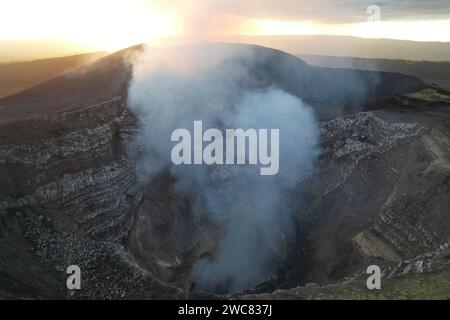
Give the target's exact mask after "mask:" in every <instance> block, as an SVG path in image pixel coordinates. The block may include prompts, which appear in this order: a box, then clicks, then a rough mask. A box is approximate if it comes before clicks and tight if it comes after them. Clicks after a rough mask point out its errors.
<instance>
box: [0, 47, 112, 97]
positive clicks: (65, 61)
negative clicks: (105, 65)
mask: <svg viewBox="0 0 450 320" xmlns="http://www.w3.org/2000/svg"><path fill="white" fill-rule="evenodd" d="M103 56H105V53H103V52H97V53H87V54H80V55H75V56H68V57H61V58H50V59H42V60H33V61H25V62H15V63H6V64H0V98H2V97H6V96H8V95H11V94H14V93H17V92H20V91H22V90H25V89H27V88H31V87H32V86H35V85H37V84H39V83H42V82H44V81H47V80H49V79H51V78H54V77H57V76H59V75H61V74H64V73H67V72H70V71H73V70H75V69H78V68H80V67H83V66H85V65H87V64H89V63H91V62H93V61H95V60H97V59H99V58H101V57H103Z"/></svg>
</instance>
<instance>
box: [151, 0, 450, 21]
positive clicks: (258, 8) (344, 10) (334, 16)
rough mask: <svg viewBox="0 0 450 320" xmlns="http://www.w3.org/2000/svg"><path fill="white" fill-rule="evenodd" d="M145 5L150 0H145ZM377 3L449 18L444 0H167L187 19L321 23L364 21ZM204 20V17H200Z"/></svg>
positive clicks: (398, 13)
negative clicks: (249, 19) (368, 9)
mask: <svg viewBox="0 0 450 320" xmlns="http://www.w3.org/2000/svg"><path fill="white" fill-rule="evenodd" d="M147 2H148V3H149V4H150V3H153V2H154V1H147ZM370 5H378V6H380V7H381V9H382V14H383V16H384V17H385V18H386V19H393V20H398V19H400V20H403V19H405V20H420V19H443V18H449V17H450V6H449V5H448V0H431V1H422V0H408V1H403V0H316V1H310V0H247V1H241V0H227V1H217V0H197V1H195V4H193V3H192V2H191V1H186V0H174V1H170V4H169V6H170V8H171V9H175V8H176V9H177V10H178V11H179V12H188V13H189V14H188V18H189V17H191V18H195V20H196V21H198V22H201V21H202V19H199V17H203V18H206V17H210V18H211V20H215V21H216V22H217V19H218V18H219V17H221V16H222V17H223V16H226V15H235V16H243V17H248V18H255V19H274V20H277V19H279V20H300V21H302V20H314V21H319V22H325V23H356V22H361V21H365V19H366V18H367V13H366V9H367V7H368V6H370ZM203 20H204V19H203Z"/></svg>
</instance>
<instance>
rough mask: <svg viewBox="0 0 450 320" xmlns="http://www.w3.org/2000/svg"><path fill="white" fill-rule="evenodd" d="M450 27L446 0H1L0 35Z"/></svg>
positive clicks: (439, 31) (376, 34)
mask: <svg viewBox="0 0 450 320" xmlns="http://www.w3.org/2000/svg"><path fill="white" fill-rule="evenodd" d="M374 5H375V6H378V7H379V8H380V12H379V13H380V15H377V12H376V10H377V9H376V7H373V6H374ZM369 6H372V7H371V8H375V9H373V10H375V11H373V10H372V11H370V12H369V13H368V12H367V8H368V7H369ZM372 14H375V15H372ZM370 16H372V20H379V21H375V22H368V21H367V20H368V18H369V17H370ZM378 17H379V19H378ZM449 31H450V5H449V2H448V0H431V1H419V0H408V1H401V0H397V1H395V0H380V1H366V0H361V1H357V0H334V1H331V0H328V1H327V0H316V1H306V0H246V1H242V0H226V1H225V0H193V1H192V0H191V1H184V0H170V1H154V0H39V1H36V0H0V40H48V39H57V40H62V41H70V42H73V43H76V44H78V45H79V46H81V47H84V48H88V49H90V50H116V49H119V48H123V47H127V46H129V45H133V44H136V43H142V42H146V43H151V44H157V43H158V41H160V40H161V39H162V38H167V37H186V38H192V39H208V38H209V37H213V36H221V35H314V34H325V35H351V36H358V37H366V38H391V39H402V40H417V41H450V32H449Z"/></svg>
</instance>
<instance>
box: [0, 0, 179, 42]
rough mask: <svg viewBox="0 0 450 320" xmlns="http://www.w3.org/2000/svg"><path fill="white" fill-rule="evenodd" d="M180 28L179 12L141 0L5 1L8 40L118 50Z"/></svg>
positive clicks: (2, 26) (2, 11) (1, 9)
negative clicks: (52, 41) (148, 5)
mask: <svg viewBox="0 0 450 320" xmlns="http://www.w3.org/2000/svg"><path fill="white" fill-rule="evenodd" d="M19 17H20V19H19ZM179 33H180V27H179V25H178V24H177V19H176V16H175V15H174V14H173V13H170V12H164V11H158V10H149V9H148V8H144V7H143V6H142V5H141V3H140V1H137V0H131V1H119V0H97V1H89V0H77V1H62V0H40V1H34V0H32V1H30V0H14V1H1V2H0V39H2V40H20V39H24V40H30V39H32V40H41V39H65V40H69V41H72V42H74V43H77V44H79V45H80V46H83V47H86V48H90V49H96V50H116V49H120V48H124V47H127V46H129V45H133V44H136V43H141V42H146V43H152V42H154V41H157V40H158V39H159V38H162V37H167V36H176V35H178V34H179Z"/></svg>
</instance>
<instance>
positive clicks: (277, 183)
mask: <svg viewBox="0 0 450 320" xmlns="http://www.w3.org/2000/svg"><path fill="white" fill-rule="evenodd" d="M260 50H261V48H259V47H254V46H241V45H219V44H209V45H196V46H191V47H183V48H172V49H146V51H145V52H144V53H143V54H142V55H140V56H139V57H138V58H137V59H136V60H135V61H134V64H133V79H132V81H131V82H130V86H129V92H128V100H129V101H128V105H129V107H130V109H131V110H132V112H133V113H134V114H135V116H136V117H137V119H138V125H139V133H138V134H137V135H136V137H135V138H134V141H133V143H131V144H130V147H129V151H130V153H131V154H132V156H133V157H134V158H135V160H136V170H137V176H138V177H139V179H140V180H141V181H142V182H143V183H148V182H151V180H152V179H153V178H154V177H155V176H156V175H157V174H158V173H160V172H161V170H165V169H167V168H169V170H170V173H171V175H172V176H173V177H174V178H175V181H176V184H175V188H176V189H177V190H180V191H182V192H183V193H184V194H192V198H196V199H200V204H199V208H201V211H202V212H203V213H204V214H205V215H206V216H207V217H208V219H210V220H211V221H213V222H214V223H215V224H217V225H219V226H220V227H221V229H222V230H223V234H222V236H221V238H220V241H219V243H218V245H217V252H215V253H214V255H213V257H212V258H210V259H206V258H205V259H201V260H200V261H198V262H197V263H195V264H194V265H193V267H192V279H193V282H194V283H195V288H196V289H198V290H203V291H209V292H234V291H238V290H241V289H245V288H249V287H253V286H255V285H256V284H258V283H260V282H262V281H265V280H268V278H269V277H270V276H271V274H272V273H273V272H274V271H276V268H277V267H278V266H279V263H280V262H281V261H282V259H283V258H284V255H285V252H283V251H285V250H286V248H285V240H284V237H285V235H286V234H288V233H289V231H290V230H289V226H290V223H289V215H288V208H289V201H288V197H287V196H286V194H287V192H289V190H291V189H292V188H293V187H295V186H296V184H298V183H299V182H300V181H301V180H302V179H303V178H304V177H305V176H306V175H308V174H309V173H310V172H311V170H312V167H313V164H314V159H315V156H316V152H315V151H316V141H317V130H316V127H315V122H316V119H315V116H314V114H313V111H312V109H311V108H310V107H309V106H308V105H306V104H305V103H303V102H302V101H301V100H300V99H299V98H297V97H295V96H293V95H291V94H288V93H287V92H285V91H283V90H282V89H280V88H279V87H278V86H277V85H276V83H274V82H273V81H271V79H269V76H268V74H267V73H264V72H261V71H260V69H259V68H258V67H257V66H260V65H265V66H270V64H271V59H270V55H261V54H260ZM194 120H201V121H203V127H204V128H220V129H221V130H225V129H226V128H243V129H249V128H255V129H260V128H269V129H270V128H277V129H280V169H279V173H278V174H277V175H274V176H261V175H260V174H259V169H258V168H256V167H255V166H245V165H241V166H237V165H225V166H224V165H218V166H206V165H205V166H203V165H202V166H189V165H185V166H183V165H182V166H174V165H172V162H171V159H170V154H171V149H172V147H173V145H174V143H173V142H171V140H170V136H171V133H172V131H173V130H175V129H177V128H187V129H189V130H192V127H193V122H194Z"/></svg>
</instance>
